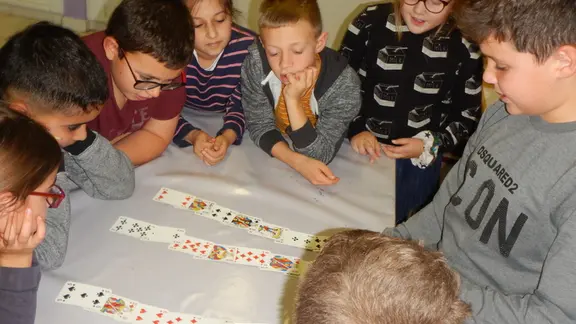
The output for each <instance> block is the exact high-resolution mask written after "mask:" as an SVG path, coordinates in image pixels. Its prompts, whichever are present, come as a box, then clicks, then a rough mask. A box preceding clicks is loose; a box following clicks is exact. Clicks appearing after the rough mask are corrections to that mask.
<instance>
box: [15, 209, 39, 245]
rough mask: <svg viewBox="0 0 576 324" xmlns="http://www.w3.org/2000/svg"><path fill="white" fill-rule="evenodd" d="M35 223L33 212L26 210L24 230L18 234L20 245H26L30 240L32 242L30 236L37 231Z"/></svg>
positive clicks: (23, 223) (23, 222)
mask: <svg viewBox="0 0 576 324" xmlns="http://www.w3.org/2000/svg"><path fill="white" fill-rule="evenodd" d="M34 225H36V224H35V222H34V220H33V219H32V210H31V209H30V208H26V211H25V212H24V219H23V221H22V228H21V229H20V233H18V243H20V244H23V245H24V244H26V243H28V240H30V236H32V235H33V233H34V231H35V228H34V227H35V226H34Z"/></svg>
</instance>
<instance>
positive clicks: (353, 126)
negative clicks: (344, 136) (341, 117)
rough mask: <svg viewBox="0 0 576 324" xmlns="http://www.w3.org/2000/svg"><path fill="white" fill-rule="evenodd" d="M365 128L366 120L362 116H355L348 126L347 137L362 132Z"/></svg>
mask: <svg viewBox="0 0 576 324" xmlns="http://www.w3.org/2000/svg"><path fill="white" fill-rule="evenodd" d="M365 130H366V120H365V119H364V118H363V117H356V118H354V119H353V120H352V122H351V123H350V127H349V128H348V139H352V137H354V136H356V135H358V134H360V133H362V132H363V131H365Z"/></svg>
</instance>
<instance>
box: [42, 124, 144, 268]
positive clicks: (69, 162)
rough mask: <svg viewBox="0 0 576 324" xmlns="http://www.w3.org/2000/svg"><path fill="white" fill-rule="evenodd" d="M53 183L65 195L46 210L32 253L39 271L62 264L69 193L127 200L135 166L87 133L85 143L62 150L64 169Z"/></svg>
mask: <svg viewBox="0 0 576 324" xmlns="http://www.w3.org/2000/svg"><path fill="white" fill-rule="evenodd" d="M56 184H57V185H59V186H60V187H62V189H64V191H65V192H66V194H67V196H66V198H65V200H64V201H63V202H62V204H61V205H60V207H59V208H57V209H48V214H47V216H46V238H45V239H44V242H42V243H41V244H40V245H39V246H38V247H37V248H36V250H35V253H36V256H37V258H38V262H39V263H40V266H41V267H42V269H45V270H51V269H56V268H58V267H60V266H61V265H62V263H63V262H64V258H65V256H66V249H67V247H68V234H69V231H70V198H69V197H68V196H69V193H70V191H71V190H74V189H77V188H80V189H82V190H83V191H84V192H86V194H88V196H90V197H93V198H96V199H106V200H114V199H126V198H128V197H130V196H131V195H132V193H133V192H134V185H135V178H134V166H133V165H132V162H131V161H130V159H129V158H128V157H127V156H126V155H125V154H124V153H123V152H121V151H119V150H117V149H115V148H114V147H113V146H112V145H111V144H110V142H108V140H106V139H105V138H104V137H102V136H100V135H99V134H97V133H95V132H93V131H91V130H88V136H87V138H86V139H85V140H84V141H78V142H76V143H74V144H72V145H70V146H68V147H66V148H64V163H63V168H61V170H60V171H59V172H58V177H57V180H56Z"/></svg>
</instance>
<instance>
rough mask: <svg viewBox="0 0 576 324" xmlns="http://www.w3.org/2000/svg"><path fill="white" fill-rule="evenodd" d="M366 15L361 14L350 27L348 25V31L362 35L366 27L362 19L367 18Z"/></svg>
mask: <svg viewBox="0 0 576 324" xmlns="http://www.w3.org/2000/svg"><path fill="white" fill-rule="evenodd" d="M365 16H366V14H365V13H363V14H361V15H360V16H359V17H358V18H357V19H356V20H354V21H353V22H352V23H350V25H348V31H349V32H351V33H352V34H354V35H358V34H360V31H361V30H362V28H364V27H366V22H364V20H362V17H365Z"/></svg>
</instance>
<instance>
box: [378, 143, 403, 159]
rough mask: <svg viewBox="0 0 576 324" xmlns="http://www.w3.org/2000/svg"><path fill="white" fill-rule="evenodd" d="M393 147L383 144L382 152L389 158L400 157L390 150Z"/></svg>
mask: <svg viewBox="0 0 576 324" xmlns="http://www.w3.org/2000/svg"><path fill="white" fill-rule="evenodd" d="M393 148H394V147H390V145H383V146H382V150H383V151H384V154H385V155H386V156H387V157H389V158H391V159H401V158H402V156H401V155H400V154H398V153H396V152H394V151H392V149H393Z"/></svg>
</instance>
